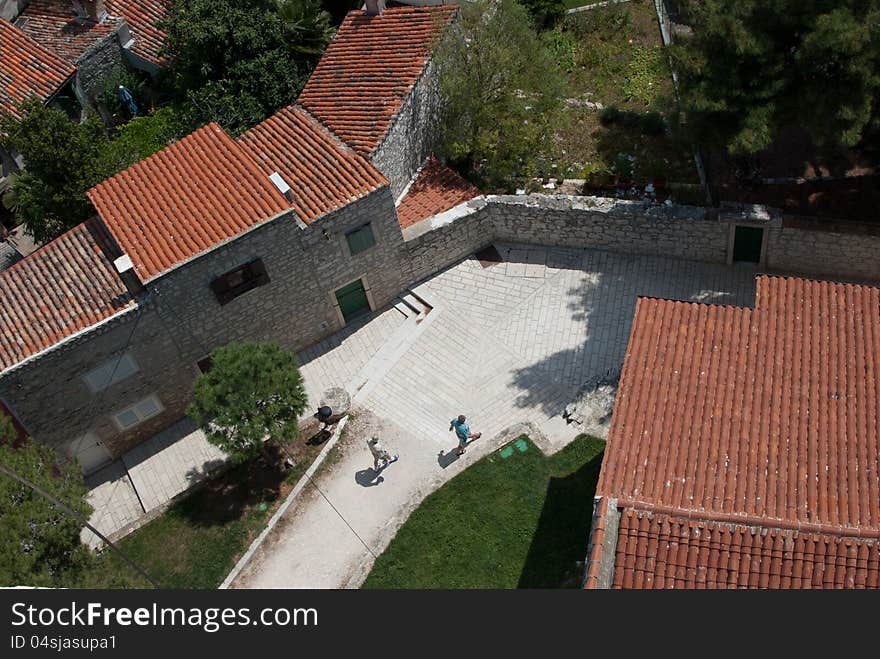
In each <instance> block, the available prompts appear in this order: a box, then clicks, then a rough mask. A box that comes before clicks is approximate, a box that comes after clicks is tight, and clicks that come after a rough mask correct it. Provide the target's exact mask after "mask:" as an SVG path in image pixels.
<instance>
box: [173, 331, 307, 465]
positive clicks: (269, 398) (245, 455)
mask: <svg viewBox="0 0 880 659" xmlns="http://www.w3.org/2000/svg"><path fill="white" fill-rule="evenodd" d="M193 399H194V400H193V402H192V403H191V404H190V406H189V408H188V409H187V414H188V415H189V416H190V417H191V418H192V419H193V420H195V422H196V423H198V424H199V426H201V427H202V429H203V430H204V431H205V434H206V435H207V437H208V441H210V442H211V443H212V444H214V445H216V446H218V447H220V448H221V449H223V450H224V451H225V452H226V453H228V454H229V456H230V458H231V459H232V461H233V462H244V461H245V460H249V459H252V458H254V457H256V456H257V455H258V454H259V453H261V452H262V453H263V455H264V456H266V457H268V455H267V453H266V452H265V448H264V447H265V444H266V443H274V444H276V445H278V444H283V442H285V441H287V440H290V439H293V438H295V437H296V436H297V435H298V433H299V417H300V416H301V415H302V413H303V412H304V411H305V409H306V405H307V404H308V399H307V397H306V392H305V388H304V387H303V379H302V376H301V375H300V372H299V367H298V366H297V363H296V357H295V356H294V355H293V354H291V353H290V352H288V351H286V350H284V349H283V348H281V347H280V346H278V345H276V344H274V343H230V344H229V345H226V346H223V347H221V348H216V349H215V350H213V351H212V352H211V369H210V370H209V371H208V372H207V373H203V374H202V375H200V376H199V377H198V379H197V380H196V382H195V384H194V385H193Z"/></svg>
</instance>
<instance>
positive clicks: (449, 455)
mask: <svg viewBox="0 0 880 659" xmlns="http://www.w3.org/2000/svg"><path fill="white" fill-rule="evenodd" d="M456 451H457V449H452V450H451V451H449V452H447V451H440V453H438V454H437V464H438V465H440V468H441V469H446V467H448V466H449V465H451V464H452V463H453V462H455V461H456V460H458V458H459V457H461V456H459V455H458V453H457V452H456Z"/></svg>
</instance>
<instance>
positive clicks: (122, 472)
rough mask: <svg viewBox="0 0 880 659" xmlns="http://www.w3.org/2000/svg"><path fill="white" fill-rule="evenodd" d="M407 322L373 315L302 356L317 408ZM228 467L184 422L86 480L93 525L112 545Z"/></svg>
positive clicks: (395, 315)
mask: <svg viewBox="0 0 880 659" xmlns="http://www.w3.org/2000/svg"><path fill="white" fill-rule="evenodd" d="M405 320H406V319H405V318H404V316H403V315H401V314H400V313H399V312H398V311H396V310H394V309H389V310H383V311H380V312H377V313H374V314H368V315H366V316H364V317H363V318H360V319H358V320H356V321H354V322H353V323H352V324H351V325H349V326H348V327H346V328H345V330H343V331H342V332H339V333H338V334H336V335H334V336H332V337H330V338H329V339H327V340H326V341H323V342H321V343H320V344H318V345H316V346H313V347H311V348H309V349H308V350H305V351H303V352H301V353H299V354H297V359H298V360H299V363H300V365H301V372H302V374H303V378H304V380H305V385H306V392H307V393H308V396H309V401H310V403H314V405H315V406H317V402H318V399H319V398H320V395H321V391H323V390H324V389H327V388H328V387H331V386H341V387H346V386H348V385H349V384H350V382H351V380H352V378H354V376H355V375H357V374H358V373H359V371H360V370H361V369H362V368H363V366H364V365H365V364H366V363H367V362H368V361H369V360H370V359H371V358H372V357H373V356H374V355H375V354H376V353H377V352H378V351H379V349H380V348H381V347H382V346H383V345H384V344H385V343H386V342H387V341H388V339H389V337H391V336H392V335H393V334H394V332H395V331H396V330H397V329H398V328H400V327H401V325H403V324H404V322H405ZM312 412H313V410H309V411H307V414H311V413H312ZM224 462H225V456H224V454H223V452H222V451H220V450H219V449H218V448H216V447H215V446H213V445H212V444H210V443H209V442H208V440H207V439H206V438H205V435H204V433H203V432H202V431H201V430H199V429H198V428H197V427H196V426H195V425H194V424H193V423H192V421H190V420H188V419H183V420H181V421H180V422H178V423H176V424H174V425H173V426H171V427H170V428H167V429H166V430H164V431H162V432H161V433H159V434H157V435H155V436H153V437H151V438H150V439H148V440H147V441H145V442H144V443H142V444H139V445H138V446H137V447H135V448H134V449H133V450H131V451H129V452H128V453H126V454H125V455H123V456H122V458H120V459H119V460H116V461H115V462H113V463H111V464H110V465H108V466H107V467H104V468H103V469H100V470H99V471H97V472H95V473H94V474H91V475H90V476H88V477H87V478H86V484H87V486H88V487H89V490H90V491H89V502H90V503H91V504H92V507H93V508H94V512H93V514H92V516H91V519H90V520H89V521H90V523H91V524H92V525H93V526H94V527H95V528H97V529H98V530H99V531H100V532H101V533H103V534H104V535H105V536H107V537H109V538H110V539H111V540H115V539H118V538H119V537H122V536H124V535H125V534H126V533H129V532H131V531H133V530H134V529H136V528H138V526H140V525H142V524H143V523H145V522H146V521H148V520H149V519H151V518H152V517H153V516H155V515H156V514H158V513H160V512H161V511H162V510H164V509H165V508H166V507H167V506H168V504H169V503H171V502H172V501H174V500H175V499H176V498H179V497H180V496H181V495H182V494H183V493H185V492H186V491H187V490H189V489H191V488H192V487H194V486H195V485H197V484H198V483H199V482H201V481H202V480H204V479H205V478H207V477H208V476H210V475H211V474H212V473H215V472H216V471H217V470H218V469H219V468H220V467H222V466H223V464H224ZM82 539H83V541H84V542H86V543H87V544H89V545H90V546H93V547H96V546H98V545H99V544H100V542H101V541H100V539H99V538H98V537H97V536H96V535H95V534H94V533H92V532H91V531H88V530H83V533H82Z"/></svg>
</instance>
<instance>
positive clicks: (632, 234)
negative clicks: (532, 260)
mask: <svg viewBox="0 0 880 659" xmlns="http://www.w3.org/2000/svg"><path fill="white" fill-rule="evenodd" d="M403 233H404V237H405V238H406V240H407V247H409V250H410V272H411V276H412V277H413V279H415V280H417V279H421V278H423V277H426V276H428V275H430V274H432V273H433V272H436V271H437V270H440V269H442V268H444V267H446V266H448V265H450V264H452V263H454V262H455V261H456V260H458V259H460V258H462V257H463V256H466V255H467V254H470V253H472V252H473V251H475V250H476V249H479V248H480V247H482V246H484V245H487V244H488V243H490V242H492V241H493V240H498V241H506V242H517V243H529V244H534V245H548V246H561V247H577V248H592V249H604V250H609V251H617V252H628V253H633V254H651V255H658V256H670V257H674V258H681V259H688V260H694V261H708V262H713V263H725V262H726V259H727V247H728V235H729V229H728V226H727V225H726V224H724V223H721V222H719V221H718V220H717V219H711V218H709V217H707V216H706V213H705V209H702V208H697V207H691V206H671V207H666V206H649V207H646V206H645V205H643V204H642V203H640V202H633V201H620V200H615V199H600V198H595V197H567V196H562V195H558V196H550V195H530V196H488V197H481V198H478V199H475V200H472V201H470V202H468V203H467V204H463V205H461V206H459V207H457V208H456V209H453V210H452V211H449V212H447V213H443V214H441V215H439V216H436V217H434V218H428V219H426V220H423V221H422V222H419V223H418V224H416V225H414V226H412V227H409V228H408V229H406V230H404V232H403Z"/></svg>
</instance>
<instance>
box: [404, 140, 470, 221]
mask: <svg viewBox="0 0 880 659" xmlns="http://www.w3.org/2000/svg"><path fill="white" fill-rule="evenodd" d="M480 194H481V193H480V191H479V189H478V188H477V187H476V186H474V185H471V184H470V183H468V182H467V181H466V180H464V179H463V178H462V177H461V176H459V175H458V173H456V172H454V171H452V170H451V169H450V168H449V167H447V166H446V165H444V164H443V163H441V162H440V161H439V160H437V159H436V158H435V157H434V156H431V157H430V158H429V159H428V161H427V162H426V163H425V166H424V167H423V168H422V170H421V171H420V172H419V173H418V174H417V175H416V178H415V180H414V181H413V183H412V185H411V186H410V187H409V190H407V192H406V195H404V197H403V199H401V200H400V203H399V204H398V206H397V219H398V221H399V222H400V227H401V228H402V229H405V228H406V227H408V226H412V225H413V224H415V223H416V222H418V221H419V220H423V219H425V218H426V217H431V216H432V215H436V214H437V213H442V212H443V211H447V210H449V209H450V208H452V207H454V206H457V205H458V204H460V203H462V202H465V201H468V200H469V199H473V198H474V197H478V196H479V195H480Z"/></svg>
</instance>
